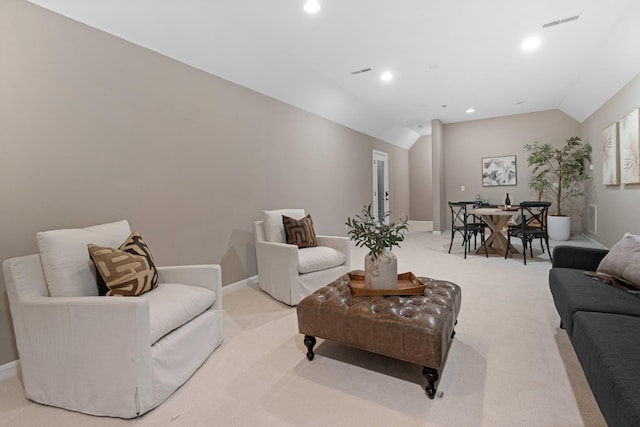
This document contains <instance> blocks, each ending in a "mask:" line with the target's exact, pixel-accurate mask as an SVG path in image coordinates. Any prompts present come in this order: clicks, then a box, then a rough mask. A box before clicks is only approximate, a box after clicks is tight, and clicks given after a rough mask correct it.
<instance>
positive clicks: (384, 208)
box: [372, 150, 389, 222]
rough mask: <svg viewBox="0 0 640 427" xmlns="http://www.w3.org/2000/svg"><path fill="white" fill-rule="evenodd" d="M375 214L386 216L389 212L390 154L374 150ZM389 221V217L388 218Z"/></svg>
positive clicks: (373, 207) (373, 205) (373, 208)
mask: <svg viewBox="0 0 640 427" xmlns="http://www.w3.org/2000/svg"><path fill="white" fill-rule="evenodd" d="M372 210H373V216H375V217H376V218H378V219H380V218H384V214H385V213H387V212H389V155H388V154H387V153H385V152H383V151H378V150H373V203H372ZM386 221H387V222H388V221H389V218H387V219H386Z"/></svg>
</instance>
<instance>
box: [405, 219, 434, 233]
mask: <svg viewBox="0 0 640 427" xmlns="http://www.w3.org/2000/svg"><path fill="white" fill-rule="evenodd" d="M432 230H433V221H409V231H410V232H411V233H420V232H424V231H432Z"/></svg>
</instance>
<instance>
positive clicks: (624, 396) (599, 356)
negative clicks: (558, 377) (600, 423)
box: [572, 312, 640, 427]
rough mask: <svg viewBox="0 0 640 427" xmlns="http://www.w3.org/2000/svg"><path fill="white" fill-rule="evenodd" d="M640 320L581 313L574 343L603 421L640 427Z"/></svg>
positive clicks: (576, 321) (574, 335)
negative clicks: (638, 335) (639, 335)
mask: <svg viewBox="0 0 640 427" xmlns="http://www.w3.org/2000/svg"><path fill="white" fill-rule="evenodd" d="M638 330H640V317H635V316H624V315H619V314H611V313H589V312H578V313H576V314H575V319H574V332H573V338H572V343H573V346H574V348H575V350H576V354H577V355H578V359H579V360H580V364H581V365H582V369H583V370H584V372H585V375H586V377H587V380H588V382H589V386H590V387H591V390H592V391H593V395H594V397H595V398H596V401H597V402H598V406H599V407H600V410H601V411H602V415H603V416H604V419H605V420H606V421H607V424H608V425H610V426H622V427H624V426H640V393H638V390H640V369H638V366H640V340H638V339H637V335H636V334H637V331H638Z"/></svg>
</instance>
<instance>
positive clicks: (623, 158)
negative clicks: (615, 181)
mask: <svg viewBox="0 0 640 427" xmlns="http://www.w3.org/2000/svg"><path fill="white" fill-rule="evenodd" d="M639 134H640V122H639V121H638V109H637V108H636V109H635V110H633V111H632V112H631V113H629V114H627V115H626V116H624V117H623V118H622V119H621V120H620V175H621V177H622V182H623V183H624V184H638V183H640V140H639V139H638V136H639Z"/></svg>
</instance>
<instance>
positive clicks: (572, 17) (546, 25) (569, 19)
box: [542, 15, 579, 28]
mask: <svg viewBox="0 0 640 427" xmlns="http://www.w3.org/2000/svg"><path fill="white" fill-rule="evenodd" d="M578 18H579V16H578V15H576V16H570V17H569V18H564V19H561V20H559V21H553V22H547V23H546V24H544V25H543V26H542V28H547V27H553V26H554V25H560V24H566V23H567V22H571V21H575V20H576V19H578Z"/></svg>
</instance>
